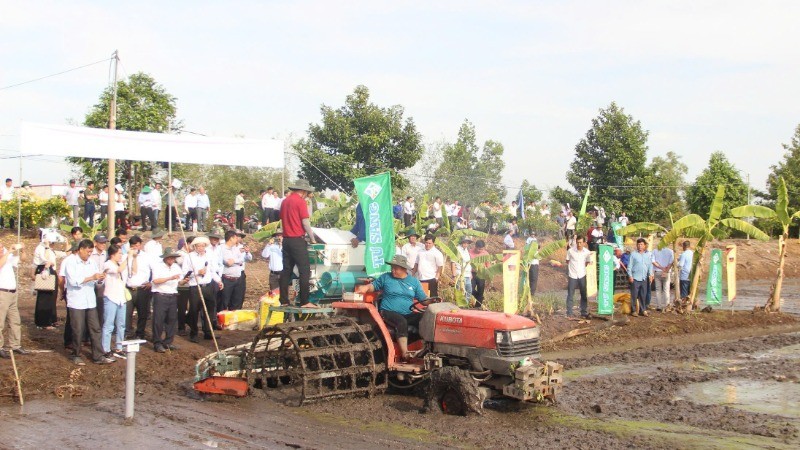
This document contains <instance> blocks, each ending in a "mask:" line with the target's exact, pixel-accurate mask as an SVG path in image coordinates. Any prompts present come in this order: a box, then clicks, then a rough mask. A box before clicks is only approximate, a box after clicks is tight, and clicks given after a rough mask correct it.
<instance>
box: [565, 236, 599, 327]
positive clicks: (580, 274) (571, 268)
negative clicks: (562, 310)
mask: <svg viewBox="0 0 800 450" xmlns="http://www.w3.org/2000/svg"><path fill="white" fill-rule="evenodd" d="M590 257H591V252H590V251H589V249H588V248H586V238H584V237H583V236H577V237H576V238H575V246H574V247H570V248H569V249H568V250H567V277H568V281H567V316H572V315H573V313H572V297H573V296H574V294H575V288H576V287H577V288H578V290H579V291H580V294H581V317H583V318H584V319H587V318H589V310H588V305H589V303H588V302H589V300H588V298H587V296H586V270H587V269H586V266H588V265H589V264H591V259H590ZM592 270H594V268H592Z"/></svg>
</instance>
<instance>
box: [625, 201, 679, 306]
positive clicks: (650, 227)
mask: <svg viewBox="0 0 800 450" xmlns="http://www.w3.org/2000/svg"><path fill="white" fill-rule="evenodd" d="M669 222H670V224H672V227H673V228H674V226H675V221H674V220H672V213H671V212H670V213H669ZM659 231H660V232H664V233H667V232H668V231H669V230H667V229H666V228H664V227H662V226H661V225H659V224H657V223H653V222H636V223H632V224H630V225H628V226H626V227H624V228H622V229H620V230H619V233H620V235H622V236H629V235H634V236H636V235H641V234H642V233H648V234H649V233H656V232H659ZM677 245H678V241H677V239H676V240H674V241H673V242H672V255H673V257H675V255H677V254H678V252H677V251H676V248H675V247H677ZM676 259H677V258H676ZM673 264H674V260H673ZM672 283H673V284H674V285H675V290H674V291H675V300H680V297H681V290H680V288H679V286H680V271H679V270H674V271H673V272H672Z"/></svg>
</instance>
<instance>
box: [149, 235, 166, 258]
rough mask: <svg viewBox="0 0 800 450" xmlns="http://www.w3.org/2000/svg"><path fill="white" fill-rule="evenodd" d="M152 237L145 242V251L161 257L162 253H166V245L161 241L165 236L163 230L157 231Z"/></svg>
mask: <svg viewBox="0 0 800 450" xmlns="http://www.w3.org/2000/svg"><path fill="white" fill-rule="evenodd" d="M151 238H152V239H150V240H149V241H147V244H144V251H145V253H147V254H148V255H150V256H151V257H152V258H160V257H161V255H162V254H163V253H164V246H163V244H162V243H161V241H162V240H163V238H164V232H163V231H155V232H153V235H152V236H151Z"/></svg>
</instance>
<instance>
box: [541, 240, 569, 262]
mask: <svg viewBox="0 0 800 450" xmlns="http://www.w3.org/2000/svg"><path fill="white" fill-rule="evenodd" d="M566 246H567V241H566V240H564V239H561V240H560V241H553V242H550V243H548V244H547V245H545V246H544V247H542V249H541V250H539V254H538V255H537V256H538V259H545V258H548V257H550V255H552V254H553V253H555V252H557V251H559V250H560V249H562V248H565V247H566Z"/></svg>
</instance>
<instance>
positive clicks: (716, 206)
mask: <svg viewBox="0 0 800 450" xmlns="http://www.w3.org/2000/svg"><path fill="white" fill-rule="evenodd" d="M724 198H725V186H724V185H719V186H717V195H715V196H714V201H713V202H711V209H710V210H709V211H708V221H707V222H708V226H709V228H714V227H715V226H716V225H717V222H719V218H720V216H721V215H722V206H723V203H724Z"/></svg>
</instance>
